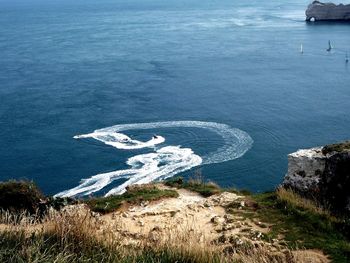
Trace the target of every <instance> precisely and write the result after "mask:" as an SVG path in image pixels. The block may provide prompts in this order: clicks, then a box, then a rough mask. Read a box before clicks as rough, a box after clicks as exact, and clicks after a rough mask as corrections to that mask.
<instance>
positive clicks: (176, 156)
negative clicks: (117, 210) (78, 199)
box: [55, 146, 202, 197]
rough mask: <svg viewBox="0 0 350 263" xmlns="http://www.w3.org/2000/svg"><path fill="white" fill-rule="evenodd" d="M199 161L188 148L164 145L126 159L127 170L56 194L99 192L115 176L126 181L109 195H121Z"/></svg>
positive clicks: (62, 195)
mask: <svg viewBox="0 0 350 263" xmlns="http://www.w3.org/2000/svg"><path fill="white" fill-rule="evenodd" d="M201 163H202V158H201V157H199V156H198V155H196V154H194V153H193V151H192V150H191V149H188V148H180V147H179V146H167V147H163V148H160V149H159V150H157V151H156V152H154V153H147V154H140V155H136V156H134V157H131V158H129V159H128V161H127V164H128V165H130V166H131V168H130V169H126V170H120V171H114V172H110V173H103V174H97V175H94V176H92V177H91V178H89V179H85V180H83V181H82V183H81V184H80V185H78V186H77V187H74V188H72V189H70V190H67V191H63V192H61V193H58V194H56V195H55V196H56V197H64V196H68V197H70V196H75V195H81V196H83V195H89V194H91V193H94V192H97V191H100V190H101V189H103V188H104V187H105V186H107V185H109V184H110V183H112V182H113V181H114V180H116V179H121V178H126V179H127V180H126V181H125V182H124V183H123V184H121V185H119V186H118V187H116V188H113V189H112V190H110V191H109V192H108V193H107V194H106V196H108V195H111V194H122V193H123V192H125V188H126V187H127V186H128V185H130V184H145V183H149V182H152V181H154V180H156V179H166V178H168V177H171V176H173V175H175V174H177V173H180V172H183V171H186V170H188V169H191V168H192V167H194V166H198V165H200V164H201Z"/></svg>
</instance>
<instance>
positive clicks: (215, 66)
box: [0, 0, 350, 194]
mask: <svg viewBox="0 0 350 263" xmlns="http://www.w3.org/2000/svg"><path fill="white" fill-rule="evenodd" d="M308 3H309V2H308V1H306V0H295V1H291V0H282V1H281V0H279V1H277V0H272V1H257V0H252V1H247V0H238V1H233V0H230V1H228V0H221V1H217V0H213V1H209V0H167V1H161V0H99V1H97V0H76V1H69V0H45V1H44V0H0V146H1V150H0V180H7V179H10V178H27V179H31V180H34V181H35V182H36V183H38V185H39V186H40V187H41V188H42V189H43V190H44V192H45V193H47V194H56V193H58V192H61V191H64V190H67V189H70V188H73V187H76V186H77V185H79V183H80V180H81V179H83V178H90V177H91V176H93V175H98V174H102V173H108V172H112V171H120V170H125V169H128V168H129V166H128V165H127V164H126V161H127V160H128V158H132V157H134V156H138V155H142V154H147V153H150V154H153V153H154V152H155V151H156V150H157V149H159V148H160V147H163V146H181V147H182V148H187V149H191V150H192V151H193V154H195V155H198V156H200V157H203V158H205V156H206V155H208V154H210V153H212V152H215V151H217V149H220V147H223V146H225V144H227V142H226V141H225V140H224V139H223V138H222V136H220V135H219V134H218V133H215V132H213V131H212V130H210V129H209V130H208V129H203V128H200V127H192V126H191V127H178V126H176V125H175V127H155V128H153V129H148V130H144V129H141V130H140V129H133V130H128V131H124V132H123V133H124V134H126V135H128V136H129V137H130V138H132V139H135V140H140V141H148V140H149V139H150V138H151V137H152V135H153V134H157V135H159V136H162V137H164V138H165V142H164V143H162V144H158V145H156V146H154V147H155V148H152V147H151V148H150V147H145V148H141V149H134V150H125V149H124V150H123V149H117V148H115V147H112V146H109V145H105V144H103V143H102V142H101V141H97V140H94V139H91V138H87V139H79V140H76V139H73V136H75V135H78V134H88V133H92V132H93V131H94V130H97V129H101V128H105V127H110V126H113V125H120V124H132V123H148V122H164V121H166V122H169V121H203V122H210V123H220V124H224V125H228V126H229V127H231V128H237V129H239V130H242V131H244V132H246V133H247V134H248V135H249V136H250V138H251V139H252V141H253V143H252V145H251V148H249V150H248V149H247V151H246V152H245V154H244V155H243V156H241V157H239V158H231V159H230V158H228V159H230V160H226V161H222V162H216V163H209V164H208V163H202V164H201V165H198V166H196V165H195V166H194V167H189V168H191V169H188V170H186V169H184V171H182V170H181V171H182V172H180V174H181V175H184V176H191V175H192V174H193V173H194V171H195V170H196V169H200V170H201V173H202V175H203V177H204V178H206V179H208V180H212V181H215V182H217V183H219V184H220V185H222V186H235V187H237V188H245V189H249V190H252V191H265V190H269V189H272V188H274V187H275V186H276V184H278V183H280V182H281V180H282V178H283V176H284V174H285V173H286V170H287V154H288V153H290V152H293V151H295V150H297V149H299V148H307V147H312V146H317V145H323V144H326V143H333V142H337V141H340V140H345V139H349V138H350V68H349V67H350V65H349V66H348V65H346V64H345V52H349V54H350V25H349V24H341V23H335V24H334V23H321V24H313V23H305V22H304V18H305V17H304V10H305V8H306V6H307V5H308ZM328 40H331V41H332V44H333V46H334V49H333V51H332V52H329V53H328V52H326V48H327V45H328ZM301 44H303V47H304V53H303V54H300V52H299V50H300V45H301ZM231 154H232V153H231ZM228 155H229V154H228ZM230 156H231V155H230ZM161 165H163V164H160V166H161ZM123 180H126V179H125V178H121V179H120V180H116V181H114V182H113V183H112V184H109V185H108V186H107V187H105V188H104V189H102V190H101V191H99V192H96V193H98V194H103V193H106V192H107V191H108V190H110V189H112V188H113V187H115V186H118V184H120V183H122V182H123Z"/></svg>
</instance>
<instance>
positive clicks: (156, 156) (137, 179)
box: [55, 121, 253, 197]
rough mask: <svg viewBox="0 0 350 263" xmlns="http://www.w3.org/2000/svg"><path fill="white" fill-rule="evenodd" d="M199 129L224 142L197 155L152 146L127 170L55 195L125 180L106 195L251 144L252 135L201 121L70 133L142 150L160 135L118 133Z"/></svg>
mask: <svg viewBox="0 0 350 263" xmlns="http://www.w3.org/2000/svg"><path fill="white" fill-rule="evenodd" d="M174 127H179V128H202V129H207V130H210V131H212V132H215V133H216V134H218V135H219V136H221V137H222V139H223V141H224V145H223V146H222V147H220V148H218V149H217V150H216V151H214V152H211V153H208V154H206V155H204V156H203V157H200V156H198V155H196V154H194V153H193V151H192V149H190V148H181V147H180V146H166V147H162V148H159V149H155V152H153V153H147V154H140V155H136V156H133V157H131V158H129V159H128V161H127V164H128V165H129V166H130V167H131V168H130V169H125V170H118V171H114V172H109V173H102V174H97V175H94V176H92V177H90V178H88V179H84V180H82V182H81V184H80V185H78V186H77V187H74V188H72V189H69V190H66V191H63V192H60V193H58V194H56V195H55V196H57V197H58V196H60V197H64V196H69V197H71V196H76V195H79V196H84V195H89V194H92V193H94V192H97V191H100V190H102V189H103V188H104V187H105V186H107V185H109V184H110V183H112V182H113V181H115V180H117V179H122V178H123V179H126V181H125V182H124V183H123V184H121V185H119V186H118V187H116V188H113V189H112V190H110V191H109V192H108V193H107V194H106V196H108V195H113V194H122V193H123V192H125V188H126V187H127V186H128V185H130V184H143V183H149V182H151V181H154V180H162V179H166V178H168V177H171V176H174V175H175V174H178V173H181V172H184V171H186V170H189V169H191V168H193V167H195V166H198V165H201V164H211V163H221V162H226V161H230V160H234V159H236V158H239V157H241V156H243V155H244V154H245V153H246V152H247V151H248V150H249V149H250V148H251V146H252V144H253V140H252V138H251V137H250V136H249V135H248V134H247V133H246V132H244V131H242V130H239V129H236V128H232V127H230V126H228V125H226V124H221V123H215V122H202V121H169V122H151V123H135V124H120V125H115V126H111V127H107V128H104V129H99V130H95V131H94V132H93V133H89V134H83V135H77V136H74V138H75V139H84V138H93V139H96V140H98V141H101V142H103V143H105V144H106V145H110V146H112V147H115V148H117V149H125V150H132V149H142V148H148V147H155V146H156V145H158V144H161V143H163V142H165V138H164V137H162V136H153V137H152V138H151V139H150V140H148V141H146V142H142V141H138V140H133V139H131V138H130V137H128V136H127V135H125V134H123V133H121V132H123V131H127V130H146V129H159V128H174Z"/></svg>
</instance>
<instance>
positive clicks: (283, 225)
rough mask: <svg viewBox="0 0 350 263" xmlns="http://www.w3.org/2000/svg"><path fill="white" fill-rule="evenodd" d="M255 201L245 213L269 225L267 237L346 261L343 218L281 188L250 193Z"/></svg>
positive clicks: (348, 245) (349, 254) (349, 250)
mask: <svg viewBox="0 0 350 263" xmlns="http://www.w3.org/2000/svg"><path fill="white" fill-rule="evenodd" d="M251 198H253V200H254V201H255V202H256V203H257V204H258V208H257V209H256V210H255V211H254V213H251V214H248V213H247V214H246V215H248V216H251V217H257V218H258V219H259V220H261V221H263V222H268V223H269V224H272V226H271V231H270V232H269V233H268V235H267V239H273V238H276V237H278V236H279V235H281V236H283V237H284V239H285V240H286V241H287V243H288V245H289V247H290V248H306V249H321V250H323V251H324V252H325V253H327V254H328V255H330V257H331V259H332V260H333V261H334V262H344V263H345V262H350V241H349V237H347V236H346V235H344V233H346V232H344V231H342V230H343V229H348V228H349V225H348V224H349V223H348V221H347V220H344V219H339V218H336V217H334V216H332V215H331V214H330V213H328V212H327V211H325V210H323V209H321V208H320V207H319V206H318V205H316V204H313V203H312V202H311V201H310V200H306V199H303V198H301V197H298V196H297V195H296V194H295V193H286V192H285V191H282V192H280V190H277V191H276V192H273V193H272V192H271V193H264V194H258V195H254V196H252V197H251Z"/></svg>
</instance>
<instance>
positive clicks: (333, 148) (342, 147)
mask: <svg viewBox="0 0 350 263" xmlns="http://www.w3.org/2000/svg"><path fill="white" fill-rule="evenodd" d="M344 151H350V141H345V142H341V143H335V144H329V145H326V146H324V147H323V148H322V153H323V154H327V153H332V152H344Z"/></svg>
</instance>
